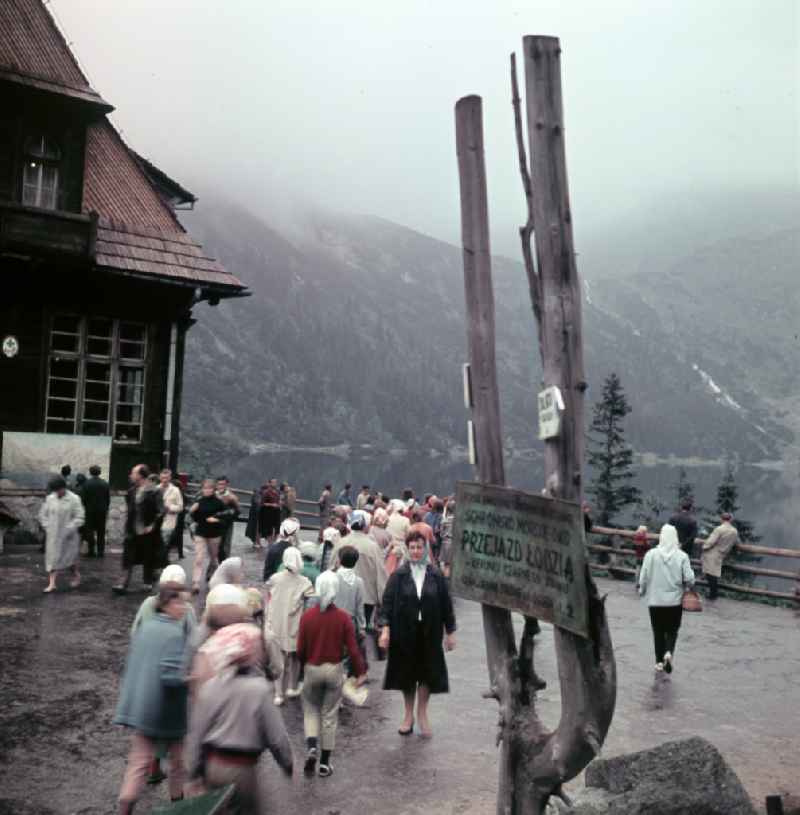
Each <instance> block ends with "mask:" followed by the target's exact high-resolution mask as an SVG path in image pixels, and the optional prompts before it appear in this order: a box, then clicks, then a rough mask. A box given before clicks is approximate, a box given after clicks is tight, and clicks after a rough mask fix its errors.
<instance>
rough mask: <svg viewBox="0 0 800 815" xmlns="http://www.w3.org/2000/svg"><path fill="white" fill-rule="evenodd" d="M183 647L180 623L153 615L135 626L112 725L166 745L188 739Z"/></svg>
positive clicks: (185, 652)
mask: <svg viewBox="0 0 800 815" xmlns="http://www.w3.org/2000/svg"><path fill="white" fill-rule="evenodd" d="M187 646H188V637H187V635H186V627H185V626H184V624H183V621H182V620H174V619H172V618H171V617H168V616H167V615H165V614H156V615H155V617H153V618H152V619H150V620H147V621H146V622H144V623H143V624H142V625H141V626H140V627H139V630H138V631H137V632H136V633H135V634H134V636H133V639H132V641H131V648H130V651H129V652H128V660H127V663H126V665H125V674H124V676H123V679H122V690H121V691H120V695H119V702H118V703H117V712H116V715H115V716H114V724H121V725H125V726H126V727H132V728H133V729H134V730H136V731H138V732H139V733H142V734H143V735H144V736H147V737H148V738H151V739H159V740H164V741H177V740H178V739H182V738H183V737H184V736H185V735H186V730H187V711H186V703H187V690H188V689H187V685H186V675H187V667H188V665H187V660H188V647H187Z"/></svg>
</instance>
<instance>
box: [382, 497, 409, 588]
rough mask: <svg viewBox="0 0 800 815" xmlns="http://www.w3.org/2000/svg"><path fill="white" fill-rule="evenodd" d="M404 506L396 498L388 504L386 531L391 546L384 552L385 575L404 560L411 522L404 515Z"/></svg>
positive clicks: (390, 572)
mask: <svg viewBox="0 0 800 815" xmlns="http://www.w3.org/2000/svg"><path fill="white" fill-rule="evenodd" d="M405 509H406V505H405V503H403V501H400V500H399V499H398V498H393V499H392V500H391V501H390V502H389V520H388V521H387V523H386V531H387V532H388V533H389V535H390V537H391V544H390V546H389V548H388V549H387V550H386V573H387V574H392V572H394V570H395V569H396V568H397V567H398V566H399V565H400V564H401V563H402V562H403V561H404V560H405V559H406V554H407V553H406V536H407V535H408V531H409V529H410V528H411V521H409V519H408V518H407V517H406V515H405Z"/></svg>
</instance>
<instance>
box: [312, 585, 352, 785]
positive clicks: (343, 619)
mask: <svg viewBox="0 0 800 815" xmlns="http://www.w3.org/2000/svg"><path fill="white" fill-rule="evenodd" d="M338 590H339V578H338V577H337V575H336V574H335V573H334V572H323V573H322V574H321V575H320V576H319V579H318V580H317V592H318V594H319V605H318V606H314V607H313V608H310V609H309V610H308V611H307V612H306V613H305V614H303V617H302V619H301V620H300V631H299V634H298V637H297V654H298V656H299V657H300V660H301V661H302V663H303V665H305V671H306V680H305V683H304V685H303V728H304V730H305V735H306V749H307V753H306V762H305V767H304V771H305V773H306V775H313V774H314V770H315V768H316V764H317V756H318V752H317V748H318V746H319V748H320V749H321V750H322V753H321V754H320V755H319V762H320V763H319V774H320V776H321V777H322V778H327V777H328V776H330V775H332V774H333V764H331V753H332V752H333V749H334V747H335V745H336V727H337V724H338V715H339V704H340V703H341V701H342V685H343V684H344V666H343V665H342V658H343V656H344V653H345V651H346V652H347V653H348V654H349V655H350V659H351V660H352V664H353V669H354V671H355V673H356V674H357V677H358V678H357V679H356V684H357V685H363V684H364V682H366V679H367V668H366V665H365V664H364V661H363V659H362V658H361V653H360V652H359V650H358V646H357V644H356V634H355V628H354V627H353V621H352V619H351V618H350V615H349V614H348V613H347V612H346V611H343V610H342V609H340V608H337V607H336V606H335V605H334V600H335V599H336V593H337V591H338ZM320 742H321V743H320Z"/></svg>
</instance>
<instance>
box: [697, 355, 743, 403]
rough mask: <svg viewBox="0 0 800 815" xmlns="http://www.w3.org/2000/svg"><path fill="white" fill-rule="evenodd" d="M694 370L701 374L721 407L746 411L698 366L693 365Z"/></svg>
mask: <svg viewBox="0 0 800 815" xmlns="http://www.w3.org/2000/svg"><path fill="white" fill-rule="evenodd" d="M692 370H694V371H697V373H699V374H700V378H701V379H702V380H703V383H704V384H705V386H706V387H707V388H708V389H709V390H710V391H711V393H713V394H714V396H715V397H716V401H717V402H719V403H720V404H721V405H725V407H729V408H731V409H732V410H739V411H741V410H744V408H743V407H742V406H741V405H740V404H739V403H738V402H737V401H736V400H735V399H734V398H733V397H732V396H731V395H730V394H728V393H725V391H724V390H722V388H720V386H719V385H717V383H716V382H715V381H714V380H713V379H712V378H711V377H710V376H709V375H708V374H707V373H706V372H705V371H704V370H703V369H702V368H700V367H699V366H698V365H696V364H695V365H692Z"/></svg>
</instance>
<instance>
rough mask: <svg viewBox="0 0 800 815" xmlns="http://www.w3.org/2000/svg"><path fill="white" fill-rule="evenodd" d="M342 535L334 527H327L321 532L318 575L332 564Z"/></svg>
mask: <svg viewBox="0 0 800 815" xmlns="http://www.w3.org/2000/svg"><path fill="white" fill-rule="evenodd" d="M341 539H342V534H341V532H339V530H338V529H337V528H336V527H335V526H329V527H327V528H326V529H325V530H324V531H323V532H322V552H321V553H320V556H319V570H320V573H322V572H325V571H327V570H328V569H330V567H331V566H332V564H333V553H334V551H336V549H337V548H338V547H339V541H341Z"/></svg>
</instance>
